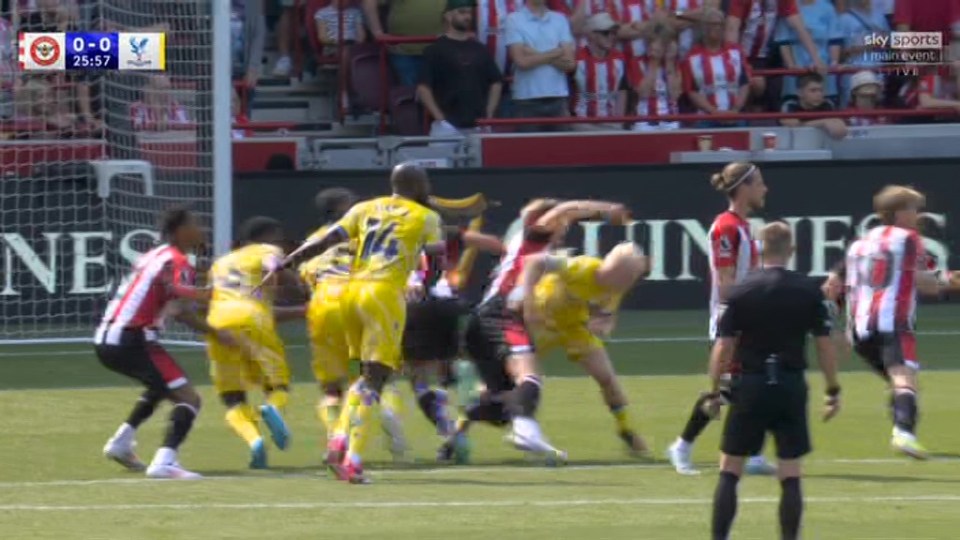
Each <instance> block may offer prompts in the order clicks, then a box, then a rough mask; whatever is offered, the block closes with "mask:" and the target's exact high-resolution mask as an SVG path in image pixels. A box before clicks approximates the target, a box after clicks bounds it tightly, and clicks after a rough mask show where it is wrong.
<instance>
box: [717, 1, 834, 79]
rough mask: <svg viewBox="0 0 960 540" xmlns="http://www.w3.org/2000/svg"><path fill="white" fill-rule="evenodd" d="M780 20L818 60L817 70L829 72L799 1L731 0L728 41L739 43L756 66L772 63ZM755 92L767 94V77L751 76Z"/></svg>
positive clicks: (759, 67)
mask: <svg viewBox="0 0 960 540" xmlns="http://www.w3.org/2000/svg"><path fill="white" fill-rule="evenodd" d="M778 21H782V22H783V23H784V24H787V25H789V26H790V28H791V29H792V30H793V31H794V33H796V35H797V39H799V40H800V43H801V44H803V47H804V48H805V49H806V50H807V52H808V53H809V54H810V58H813V59H814V62H815V64H814V66H815V67H816V69H817V71H819V72H821V73H826V69H827V66H826V64H824V63H823V60H822V59H821V58H820V53H819V52H818V49H817V45H816V44H815V43H814V42H813V38H812V37H811V36H810V32H809V31H808V30H807V27H806V26H805V25H804V24H803V19H802V18H801V17H800V10H799V9H797V0H731V2H730V7H729V8H728V9H727V20H726V31H725V34H726V41H727V42H728V43H736V44H739V45H740V48H741V49H743V52H744V54H746V55H747V58H748V59H749V60H750V65H751V67H753V68H754V69H763V68H766V67H772V66H768V60H767V59H768V56H769V55H768V53H769V49H770V40H771V38H772V37H773V32H774V30H775V28H776V25H777V23H778ZM750 85H751V87H752V88H753V93H754V95H757V96H760V95H763V93H764V91H765V90H766V80H765V79H764V78H763V77H755V78H753V79H751V81H750Z"/></svg>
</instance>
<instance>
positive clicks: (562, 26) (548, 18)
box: [506, 0, 576, 131]
mask: <svg viewBox="0 0 960 540" xmlns="http://www.w3.org/2000/svg"><path fill="white" fill-rule="evenodd" d="M506 27H507V31H506V40H507V47H508V48H509V51H510V59H511V60H512V61H513V64H514V75H513V88H512V92H513V111H514V116H516V117H517V118H557V117H563V116H569V109H568V101H567V99H568V98H569V96H570V89H569V87H568V85H567V73H569V72H571V71H573V70H574V68H575V67H576V58H575V48H574V47H575V45H574V41H573V34H572V33H571V32H570V24H569V23H568V22H567V18H566V17H564V16H563V15H561V14H560V13H557V12H556V11H551V10H549V9H547V6H546V4H545V2H544V0H527V2H526V4H525V5H524V6H523V9H521V10H520V11H517V12H515V13H512V14H511V15H510V16H509V17H507V24H506ZM538 130H540V131H561V130H563V126H559V125H556V124H554V125H546V126H535V125H530V126H524V127H521V128H520V129H519V131H538Z"/></svg>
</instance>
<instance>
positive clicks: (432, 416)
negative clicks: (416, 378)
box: [413, 384, 438, 426]
mask: <svg viewBox="0 0 960 540" xmlns="http://www.w3.org/2000/svg"><path fill="white" fill-rule="evenodd" d="M413 391H414V393H415V394H416V395H417V405H419V406H420V411H421V412H423V415H424V416H426V417H427V420H429V421H430V423H431V424H433V425H435V426H437V425H438V424H437V392H436V391H435V390H434V389H433V388H430V387H429V386H427V385H425V384H422V385H421V384H418V385H416V387H414V389H413Z"/></svg>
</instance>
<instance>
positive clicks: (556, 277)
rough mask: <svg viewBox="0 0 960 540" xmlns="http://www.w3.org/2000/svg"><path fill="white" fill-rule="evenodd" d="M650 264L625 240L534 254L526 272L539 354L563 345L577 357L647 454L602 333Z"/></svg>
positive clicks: (634, 448)
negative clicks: (597, 250)
mask: <svg viewBox="0 0 960 540" xmlns="http://www.w3.org/2000/svg"><path fill="white" fill-rule="evenodd" d="M648 270H649V264H648V260H647V258H646V257H645V256H644V255H643V254H642V252H641V251H640V249H639V247H637V246H636V244H633V243H623V244H620V245H618V246H617V247H615V248H614V249H613V250H612V251H610V253H609V254H607V256H606V257H604V258H603V259H599V258H597V257H587V256H581V257H573V258H566V257H558V256H554V255H549V254H537V255H532V256H530V257H528V258H527V260H526V261H525V265H524V277H523V283H524V284H525V287H526V294H525V297H524V319H525V320H526V322H527V325H528V328H530V330H531V332H532V334H533V339H534V342H535V343H536V344H537V355H538V357H541V358H542V356H541V355H543V354H545V353H548V352H549V351H550V350H552V349H557V348H559V349H562V350H563V351H564V352H565V353H566V354H567V357H568V358H569V359H570V360H572V361H574V362H577V363H578V364H579V365H580V366H581V367H582V368H583V369H584V371H585V372H586V373H587V374H588V375H590V377H592V378H593V379H594V380H595V381H596V382H597V384H598V385H599V386H600V391H601V394H602V395H603V400H604V402H605V403H606V404H607V406H608V407H609V408H610V412H611V413H612V414H613V417H614V419H615V420H616V424H617V434H618V435H619V436H620V438H621V439H622V440H623V441H624V442H625V443H626V444H627V446H628V448H629V449H630V451H631V452H633V453H636V454H646V453H647V446H646V444H645V443H644V441H643V439H642V438H641V437H640V436H639V435H637V433H636V431H634V429H633V428H632V426H631V425H630V422H629V419H628V417H627V397H626V395H625V394H624V391H623V388H622V387H621V386H620V383H619V381H618V380H617V374H616V372H615V371H614V368H613V364H612V363H611V362H610V356H609V355H608V354H607V350H606V348H605V347H604V345H603V341H602V340H601V336H604V337H605V336H607V335H609V334H610V332H612V331H613V327H614V324H615V316H616V312H617V309H618V308H619V306H620V302H621V300H622V298H623V296H624V294H626V293H627V292H628V291H629V290H630V289H631V288H633V286H634V285H635V284H636V283H637V281H638V280H640V279H641V278H642V276H644V275H645V274H646V273H647V272H648Z"/></svg>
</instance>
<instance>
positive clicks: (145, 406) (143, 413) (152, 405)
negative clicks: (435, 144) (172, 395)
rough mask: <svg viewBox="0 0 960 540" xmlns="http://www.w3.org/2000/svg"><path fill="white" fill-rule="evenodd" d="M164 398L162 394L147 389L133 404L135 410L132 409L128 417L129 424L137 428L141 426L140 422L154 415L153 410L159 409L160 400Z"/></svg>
mask: <svg viewBox="0 0 960 540" xmlns="http://www.w3.org/2000/svg"><path fill="white" fill-rule="evenodd" d="M161 399H163V397H162V396H160V395H158V394H156V393H154V392H151V391H150V390H147V391H146V392H144V393H143V395H141V396H140V399H138V400H137V402H136V403H135V404H134V405H133V410H132V411H130V416H128V417H127V424H130V427H132V428H133V429H137V428H138V427H140V424H142V423H144V422H146V421H147V419H148V418H150V417H151V416H153V411H155V410H156V409H157V404H158V403H160V400H161Z"/></svg>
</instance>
